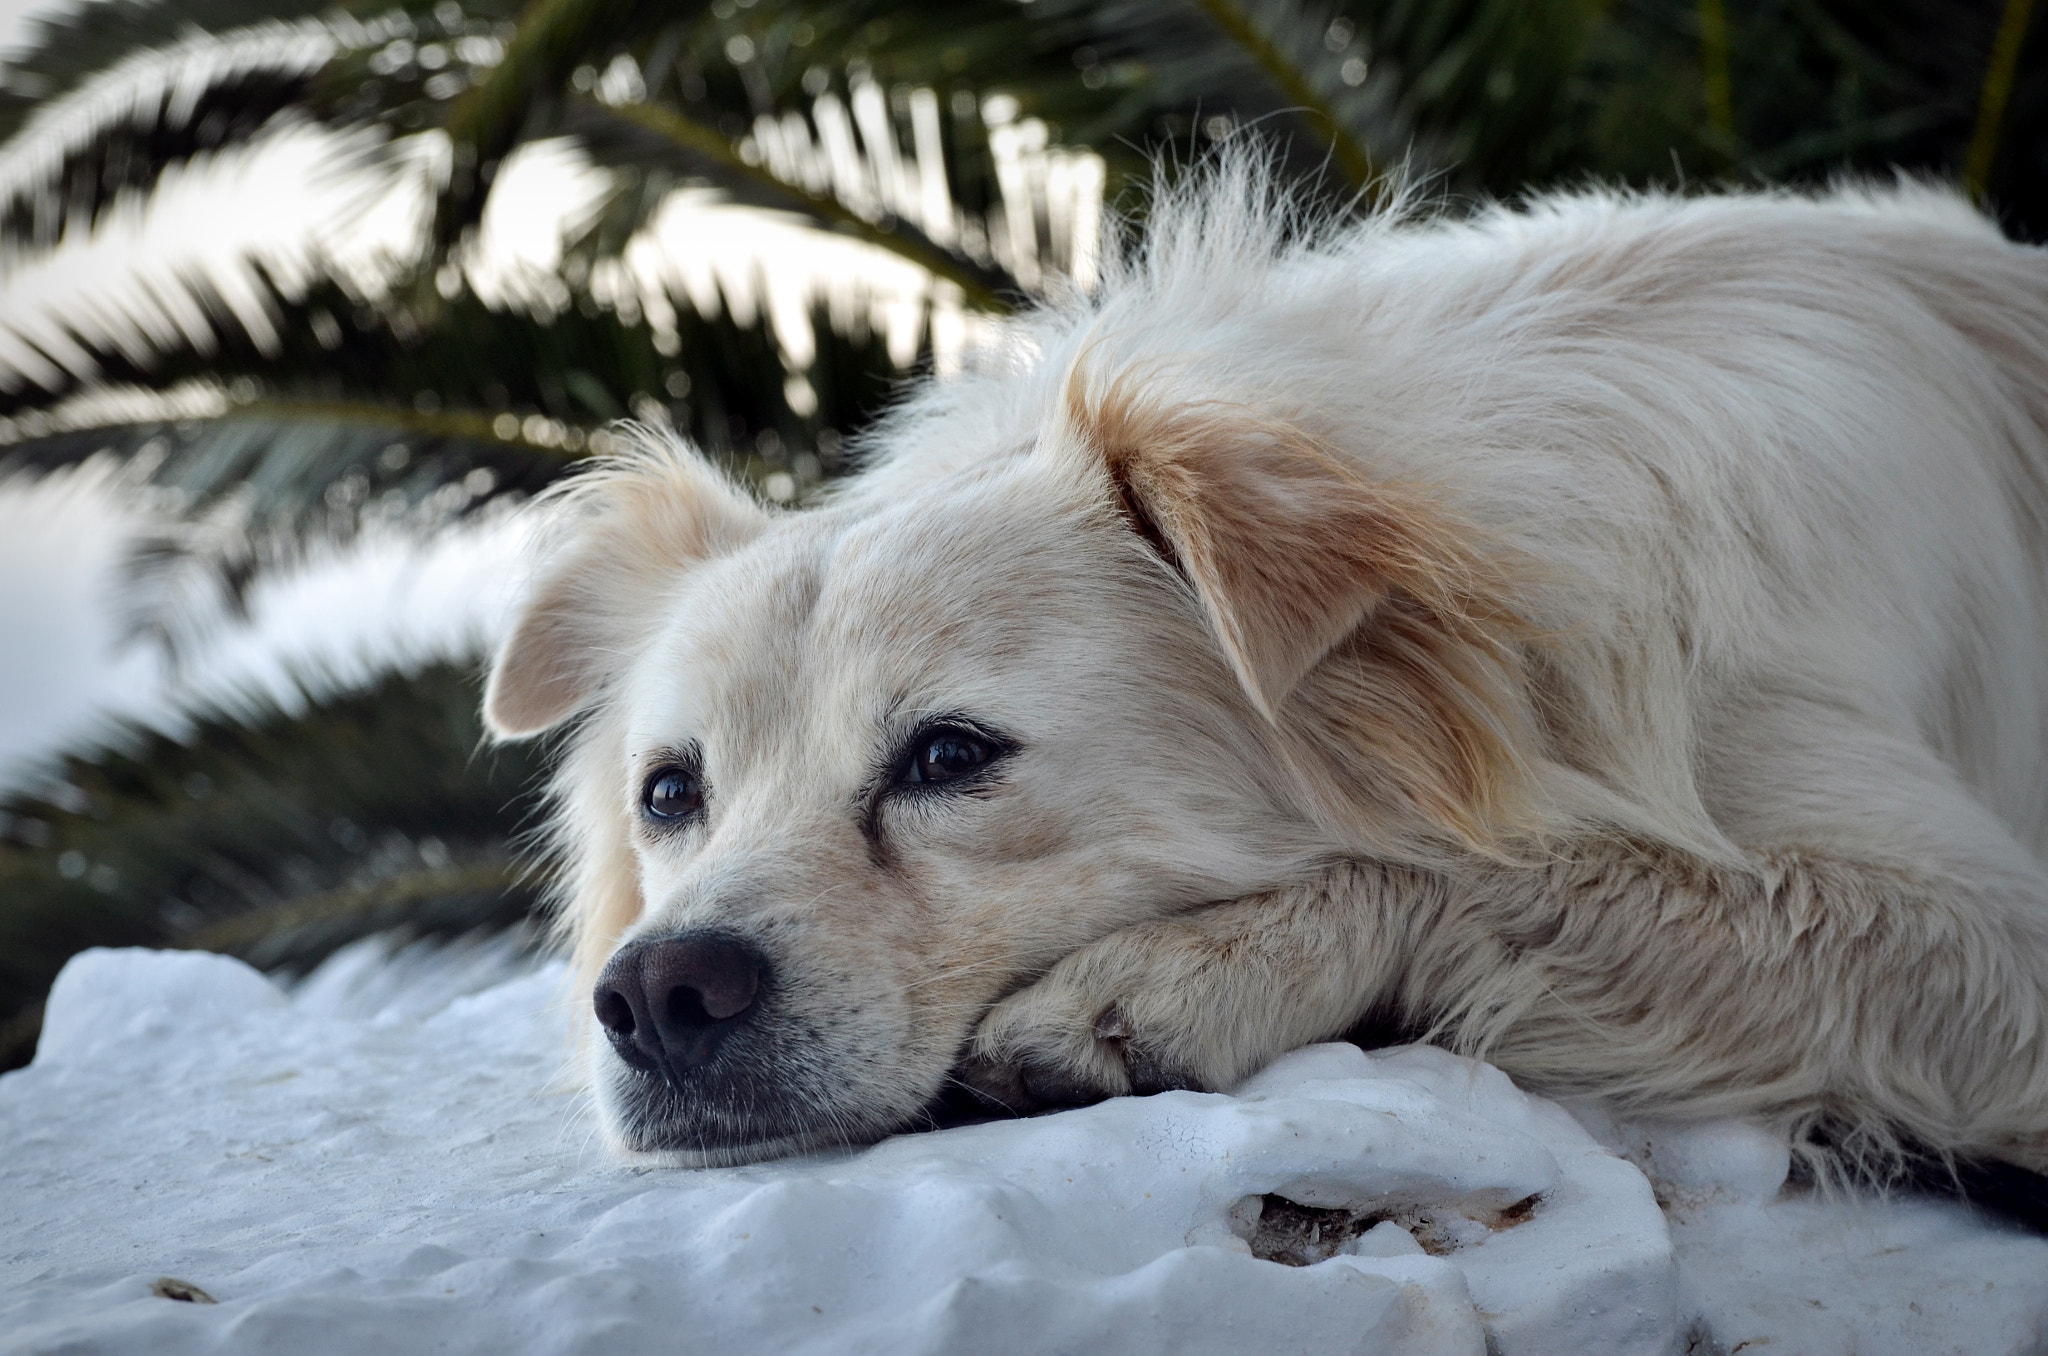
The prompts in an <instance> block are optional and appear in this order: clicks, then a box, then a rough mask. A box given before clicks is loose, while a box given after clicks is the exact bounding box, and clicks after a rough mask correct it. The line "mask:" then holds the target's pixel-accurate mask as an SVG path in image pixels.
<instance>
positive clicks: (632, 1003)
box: [593, 932, 768, 1083]
mask: <svg viewBox="0 0 2048 1356" xmlns="http://www.w3.org/2000/svg"><path fill="white" fill-rule="evenodd" d="M767 972H768V962H767V959H766V958H765V957H763V956H762V955H761V953H760V952H759V951H756V950H755V949H754V948H753V947H751V946H749V945H747V944H746V943H745V942H743V941H740V940H738V939H737V938H734V937H730V936H722V935H711V934H705V933H688V932H686V933H683V934H682V935H681V936H676V937H658V938H644V939H642V940H640V941H637V942H634V943H632V944H631V945H629V946H626V947H624V948H622V949H621V950H620V951H619V953H618V954H617V955H616V956H613V957H612V958H611V960H610V961H609V962H608V963H607V964H606V965H605V967H604V973H603V974H601V975H599V976H598V980H597V992H596V993H595V994H594V995H593V998H594V1001H595V1003H596V1005H597V1021H598V1025H600V1026H602V1027H603V1028H604V1034H605V1035H606V1036H607V1037H608V1038H609V1039H610V1040H611V1043H612V1049H614V1050H616V1051H617V1052H618V1055H619V1058H620V1059H622V1060H624V1061H625V1062H626V1063H628V1064H630V1065H632V1066H633V1067H634V1068H636V1069H639V1070H642V1071H643V1072H646V1073H659V1074H662V1075H664V1076H665V1077H666V1078H668V1080H669V1081H670V1082H672V1083H673V1082H675V1081H677V1079H678V1077H679V1076H680V1075H681V1074H682V1073H683V1071H684V1070H686V1069H694V1068H697V1067H699V1066H700V1065H704V1064H708V1063H710V1062H711V1060H712V1059H713V1058H714V1057H716V1055H717V1053H718V1047H719V1045H720V1044H721V1043H723V1041H724V1040H725V1037H726V1036H727V1035H728V1034H729V1033H730V1032H731V1031H732V1029H733V1028H734V1027H736V1026H739V1025H741V1024H742V1022H743V1021H744V1020H745V1018H746V1016H747V1013H748V1011H749V1009H751V1008H752V1007H753V1006H754V998H755V996H756V995H757V994H759V993H760V991H761V983H762V980H763V978H764V977H765V976H766V974H767Z"/></svg>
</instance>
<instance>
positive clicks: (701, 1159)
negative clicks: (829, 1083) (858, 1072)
mask: <svg viewBox="0 0 2048 1356" xmlns="http://www.w3.org/2000/svg"><path fill="white" fill-rule="evenodd" d="M749 1100H750V1101H752V1102H753V1105H751V1106H749V1107H748V1109H747V1113H746V1114H744V1115H740V1114H735V1113H734V1111H733V1110H732V1109H731V1108H729V1107H726V1106H724V1105H722V1104H721V1102H720V1101H719V1100H711V1099H707V1100H696V1099H693V1098H690V1097H688V1096H687V1094H679V1093H678V1092H677V1091H676V1090H675V1089H672V1088H670V1087H669V1086H668V1085H666V1084H664V1083H660V1082H659V1081H657V1080H654V1079H649V1078H647V1077H646V1076H645V1075H642V1074H637V1073H624V1074H623V1076H617V1077H614V1078H613V1079H612V1080H610V1082H609V1086H607V1087H606V1088H605V1089H604V1091H603V1092H601V1093H600V1095H599V1097H598V1103H599V1120H600V1122H601V1123H602V1125H603V1127H604V1133H605V1138H606V1140H607V1141H608V1143H609V1144H610V1146H611V1148H612V1149H613V1151H614V1152H616V1153H618V1154H619V1155H621V1156H622V1157H625V1158H629V1159H631V1160H633V1161H635V1162H637V1163H644V1164H647V1165H650V1166H664V1167H677V1168H729V1167H736V1166H738V1165H740V1164H743V1163H759V1162H763V1161H765V1160H768V1159H774V1158H789V1157H793V1156H795V1155H798V1154H810V1153H830V1152H845V1151H848V1150H852V1149H859V1148H863V1147H865V1146H867V1145H870V1144H873V1143H875V1142H877V1141H878V1140H883V1139H887V1138H888V1137H889V1136H891V1135H894V1134H898V1133H901V1132H903V1131H906V1130H926V1129H933V1128H936V1127H938V1126H941V1125H945V1124H950V1123H957V1122H956V1121H954V1120H953V1119H952V1118H950V1117H946V1116H944V1115H941V1114H935V1111H936V1108H938V1107H939V1106H940V1105H941V1104H942V1102H943V1100H944V1099H943V1098H941V1097H938V1096H930V1097H926V1098H923V1099H919V1098H917V1097H916V1096H914V1095H910V1096H904V1097H902V1098H898V1099H891V1101H892V1102H893V1103H894V1104H893V1105H892V1106H887V1107H874V1106H870V1107H857V1106H850V1105H842V1106H825V1105H822V1104H821V1103H820V1102H819V1100H818V1099H815V1098H801V1099H798V1098H792V1099H791V1101H792V1102H793V1103H794V1105H787V1106H785V1107H783V1108H781V1109H779V1110H771V1111H767V1112H766V1114H764V1108H763V1107H762V1106H761V1104H760V1102H759V1101H758V1100H755V1099H749ZM799 1107H801V1108H802V1110H799V1109H798V1108H799ZM806 1113H808V1114H806Z"/></svg>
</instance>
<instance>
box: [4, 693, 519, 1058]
mask: <svg viewBox="0 0 2048 1356" xmlns="http://www.w3.org/2000/svg"><path fill="white" fill-rule="evenodd" d="M476 707H477V689H476V682H475V678H474V676H473V674H472V673H471V672H470V671H469V670H468V669H467V668H464V667H457V666H450V665H440V666H436V667H433V668H429V669H426V670H423V671H422V672H420V673H417V674H413V675H399V674H392V675H388V676H386V677H385V678H384V679H383V680H382V681H380V682H379V683H378V684H377V685H376V686H374V687H372V688H370V689H368V690H365V691H361V692H355V693H348V694H344V695H340V696H329V697H325V698H321V697H318V696H316V695H314V694H311V693H309V694H308V695H307V698H306V703H305V706H304V709H303V710H300V711H296V712H294V711H288V710H284V709H281V708H279V707H278V706H277V705H275V704H274V703H272V702H268V701H260V702H258V701H248V702H242V703H237V704H232V705H231V706H230V707H229V708H228V709H221V710H215V711H213V712H210V713H207V714H203V715H201V716H198V717H196V718H195V719H194V721H193V723H192V726H191V728H190V730H189V731H184V732H180V733H179V734H178V735H176V736H173V735H170V734H165V733H162V732H158V731H152V730H145V729H140V728H132V727H131V728H127V729H123V730H118V731H116V732H114V733H113V734H112V735H111V736H110V738H109V739H108V740H107V742H106V743H105V744H104V745H103V746H102V747H100V748H99V749H97V750H95V751H91V752H86V753H81V754H77V755H73V756H70V757H67V758H64V759H62V760H60V761H59V762H58V763H57V764H56V765H55V766H54V767H52V768H51V769H50V770H49V775H48V776H47V777H46V778H45V779H44V780H43V782H42V783H41V786H40V789H39V790H37V791H35V792H33V793H26V794H17V795H14V796H11V797H8V798H6V799H4V800H0V1030H4V1037H5V1040H6V1042H7V1044H6V1048H4V1049H0V1067H13V1066H14V1065H17V1064H20V1063H23V1062H25V1061H26V1058H27V1056H28V1055H29V1054H30V1053H31V1052H32V1051H33V1049H34V1037H35V1025H36V1023H35V1013H36V1010H37V1007H38V1005H39V1003H40V1001H41V997H42V994H43V993H44V992H45V991H46V990H47V988H48V986H49V982H50V980H51V979H52V978H53V977H54V976H55V974H56V972H57V970H58V968H59V967H60V966H61V965H62V964H63V962H64V960H65V958H66V957H68V956H69V955H71V954H72V953H73V952H75V951H77V950H78V949H80V948H81V947H83V946H88V945H103V946H104V945H147V946H206V947H209V948H211V949H219V950H223V951H228V952H230V953H232V954H237V955H241V956H243V957H245V958H247V959H250V960H252V961H254V962H256V963H259V964H262V965H265V966H266V967H270V968H278V967H286V968H290V969H295V970H303V969H306V968H310V967H311V966H312V965H313V964H315V963H317V962H318V961H319V960H320V959H321V958H322V957H323V956H324V955H326V954H327V953H328V952H330V951H332V950H333V949H335V948H336V947H338V946H340V945H342V944H344V943H346V942H349V941H352V940H354V939H355V938H357V937H360V936H364V935H366V934H368V933H370V932H375V931H382V930H386V929H389V928H392V927H395V926H400V925H404V926H407V927H410V928H413V929H416V930H423V931H434V932H442V933H455V932H464V931H468V930H470V929H472V928H476V927H479V926H504V925H507V924H510V923H513V922H516V921H518V920H519V919H521V918H524V917H526V916H528V915H529V914H530V912H531V911H532V909H533V907H534V888H533V886H532V885H531V884H530V883H529V882H527V880H526V879H525V877H524V876H523V874H522V873H521V871H520V869H519V867H518V865H517V864H516V863H515V862H514V861H513V860H512V859H511V857H510V856H509V855H508V848H507V843H508V842H510V841H511V840H512V839H514V838H515V837H516V836H517V834H518V832H519V830H520V828H521V826H522V823H523V820H524V817H525V815H526V814H527V804H528V803H527V801H526V800H525V796H526V795H527V793H528V792H529V791H530V790H531V788H532V787H533V785H534V779H535V778H536V777H537V776H538V767H539V764H538V759H537V757H536V755H535V754H534V753H533V752H532V751H530V750H528V749H525V748H519V747H512V748H501V749H488V750H487V749H482V748H481V740H482V730H481V728H480V726H479V724H478V721H477V716H476Z"/></svg>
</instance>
